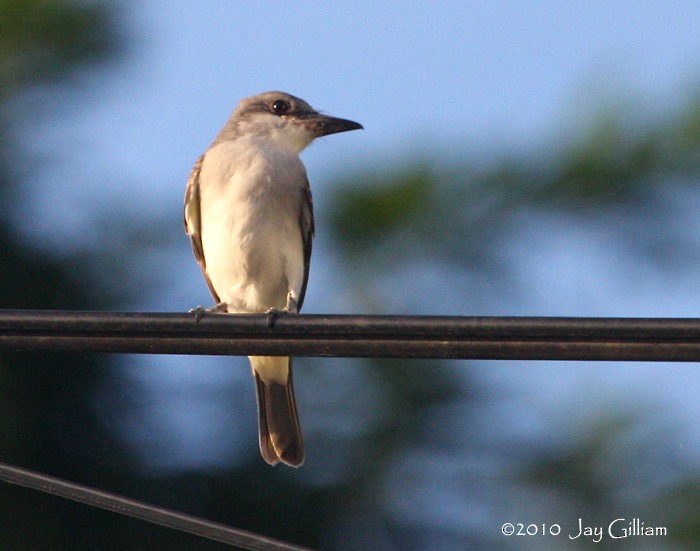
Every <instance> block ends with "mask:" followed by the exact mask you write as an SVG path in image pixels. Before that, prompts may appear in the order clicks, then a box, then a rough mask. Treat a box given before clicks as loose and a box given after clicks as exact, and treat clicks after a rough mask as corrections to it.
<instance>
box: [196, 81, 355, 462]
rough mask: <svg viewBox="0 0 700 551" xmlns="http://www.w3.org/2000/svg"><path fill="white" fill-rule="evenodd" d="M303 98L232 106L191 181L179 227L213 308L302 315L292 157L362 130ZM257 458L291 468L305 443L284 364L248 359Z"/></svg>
mask: <svg viewBox="0 0 700 551" xmlns="http://www.w3.org/2000/svg"><path fill="white" fill-rule="evenodd" d="M362 128H363V127H362V125H361V124H359V123H357V122H354V121H351V120H347V119H341V118H337V117H331V116H328V115H325V114H321V113H320V112H318V111H316V110H315V109H313V108H312V107H311V106H310V105H309V104H308V103H306V102H305V101H304V100H302V99H300V98H298V97H295V96H293V95H291V94H287V93H285V92H278V91H271V92H265V93H262V94H258V95H255V96H251V97H248V98H244V99H242V100H240V102H239V103H238V105H237V107H236V108H235V110H234V111H233V113H232V114H231V116H230V118H229V119H228V121H227V122H226V123H225V125H224V126H223V128H222V129H221V130H220V131H219V133H218V134H217V135H216V137H215V138H214V141H213V142H212V144H211V145H210V146H209V148H208V149H207V150H206V151H205V153H204V154H203V155H201V156H200V157H199V159H197V161H196V162H195V164H194V167H193V169H192V171H191V173H190V177H189V180H188V182H187V188H186V191H185V208H184V222H185V231H186V232H187V235H188V236H189V238H190V242H191V245H192V250H193V252H194V256H195V259H196V260H197V262H198V263H199V265H200V267H201V269H202V272H203V274H204V279H205V281H206V283H207V285H208V287H209V291H210V292H211V294H212V296H213V297H214V301H215V306H213V307H211V308H209V309H206V310H204V311H203V310H202V309H201V307H199V308H198V312H199V313H198V314H196V315H199V316H201V315H203V314H204V312H219V313H227V314H240V313H268V315H269V316H270V317H269V318H268V319H270V320H272V319H274V316H276V315H279V314H282V313H290V314H296V313H298V312H299V311H300V310H301V307H302V304H303V302H304V295H305V293H306V285H307V282H308V279H309V264H310V260H311V245H312V241H313V238H314V231H315V230H314V216H313V201H312V196H311V188H310V187H309V181H308V178H307V174H306V168H305V167H304V165H303V163H302V162H301V159H300V158H299V154H300V153H301V151H302V150H303V149H304V148H306V147H307V146H308V145H309V144H310V143H311V142H312V141H313V140H315V139H316V138H319V137H321V136H328V135H330V134H336V133H339V132H347V131H350V130H359V129H362ZM249 359H250V364H251V368H252V371H253V378H254V380H255V388H256V396H257V408H258V429H259V430H258V435H259V444H260V452H261V454H262V457H263V459H265V461H266V462H267V463H269V464H270V465H276V464H277V463H279V462H281V463H283V464H286V465H289V466H292V467H299V466H301V465H302V463H303V462H304V442H303V438H302V432H301V427H300V424H299V414H298V410H297V405H296V398H295V396H294V386H293V383H292V361H291V358H288V357H281V356H279V357H278V356H249Z"/></svg>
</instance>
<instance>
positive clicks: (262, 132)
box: [221, 92, 362, 152]
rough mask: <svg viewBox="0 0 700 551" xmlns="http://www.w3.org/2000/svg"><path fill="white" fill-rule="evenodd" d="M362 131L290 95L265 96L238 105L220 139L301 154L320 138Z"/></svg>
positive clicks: (273, 93) (359, 126)
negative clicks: (240, 139)
mask: <svg viewBox="0 0 700 551" xmlns="http://www.w3.org/2000/svg"><path fill="white" fill-rule="evenodd" d="M361 128H362V125H361V124H359V123H357V122H354V121H350V120H346V119H339V118H337V117H330V116H328V115H323V114H321V113H319V112H318V111H316V110H315V109H314V108H313V107H311V106H310V105H309V104H308V103H306V102H305V101H304V100H302V99H299V98H297V97H295V96H292V95H291V94H286V93H284V92H265V93H263V94H258V95H257V96H252V97H249V98H245V99H242V100H241V101H240V102H239V103H238V107H236V110H235V111H234V112H233V114H232V115H231V118H230V119H229V122H228V123H227V125H226V126H225V127H224V129H223V130H222V136H221V137H222V139H231V138H236V137H240V136H246V137H252V138H258V137H259V138H260V139H264V140H267V141H268V142H270V143H272V144H274V145H276V146H278V147H282V148H285V149H286V148H289V149H293V150H295V151H297V152H299V151H301V150H302V149H304V148H305V147H306V146H307V145H309V144H310V143H311V142H312V141H313V140H315V139H316V138H320V137H321V136H328V135H329V134H337V133H338V132H347V131H349V130H359V129H361Z"/></svg>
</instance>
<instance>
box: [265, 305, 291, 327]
mask: <svg viewBox="0 0 700 551" xmlns="http://www.w3.org/2000/svg"><path fill="white" fill-rule="evenodd" d="M286 312H287V309H286V308H283V309H282V310H280V309H279V308H270V309H269V310H268V311H267V312H265V313H266V314H267V326H268V327H270V328H272V327H274V325H275V322H276V321H277V318H278V317H280V316H281V315H282V314H284V313H286Z"/></svg>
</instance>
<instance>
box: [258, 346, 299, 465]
mask: <svg viewBox="0 0 700 551" xmlns="http://www.w3.org/2000/svg"><path fill="white" fill-rule="evenodd" d="M250 364H251V366H252V368H253V377H255V388H256V391H257V399H258V428H259V435H260V453H262V456H263V458H264V459H265V461H267V462H268V463H269V464H270V465H275V464H276V463H278V462H279V461H282V463H286V464H287V465H290V466H292V467H299V466H300V465H301V464H302V463H303V462H304V441H303V439H302V436H301V427H300V426H299V414H298V413H297V404H296V400H295V398H294V386H293V384H292V359H291V358H286V357H283V356H251V357H250Z"/></svg>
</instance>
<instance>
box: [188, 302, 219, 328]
mask: <svg viewBox="0 0 700 551" xmlns="http://www.w3.org/2000/svg"><path fill="white" fill-rule="evenodd" d="M225 311H226V303H225V302H220V303H219V304H216V305H214V306H212V307H211V308H204V306H202V305H201V304H200V305H199V306H197V307H196V308H190V310H189V313H190V314H194V322H195V323H199V320H201V319H202V318H203V317H204V316H205V315H206V314H217V313H220V312H225Z"/></svg>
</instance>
